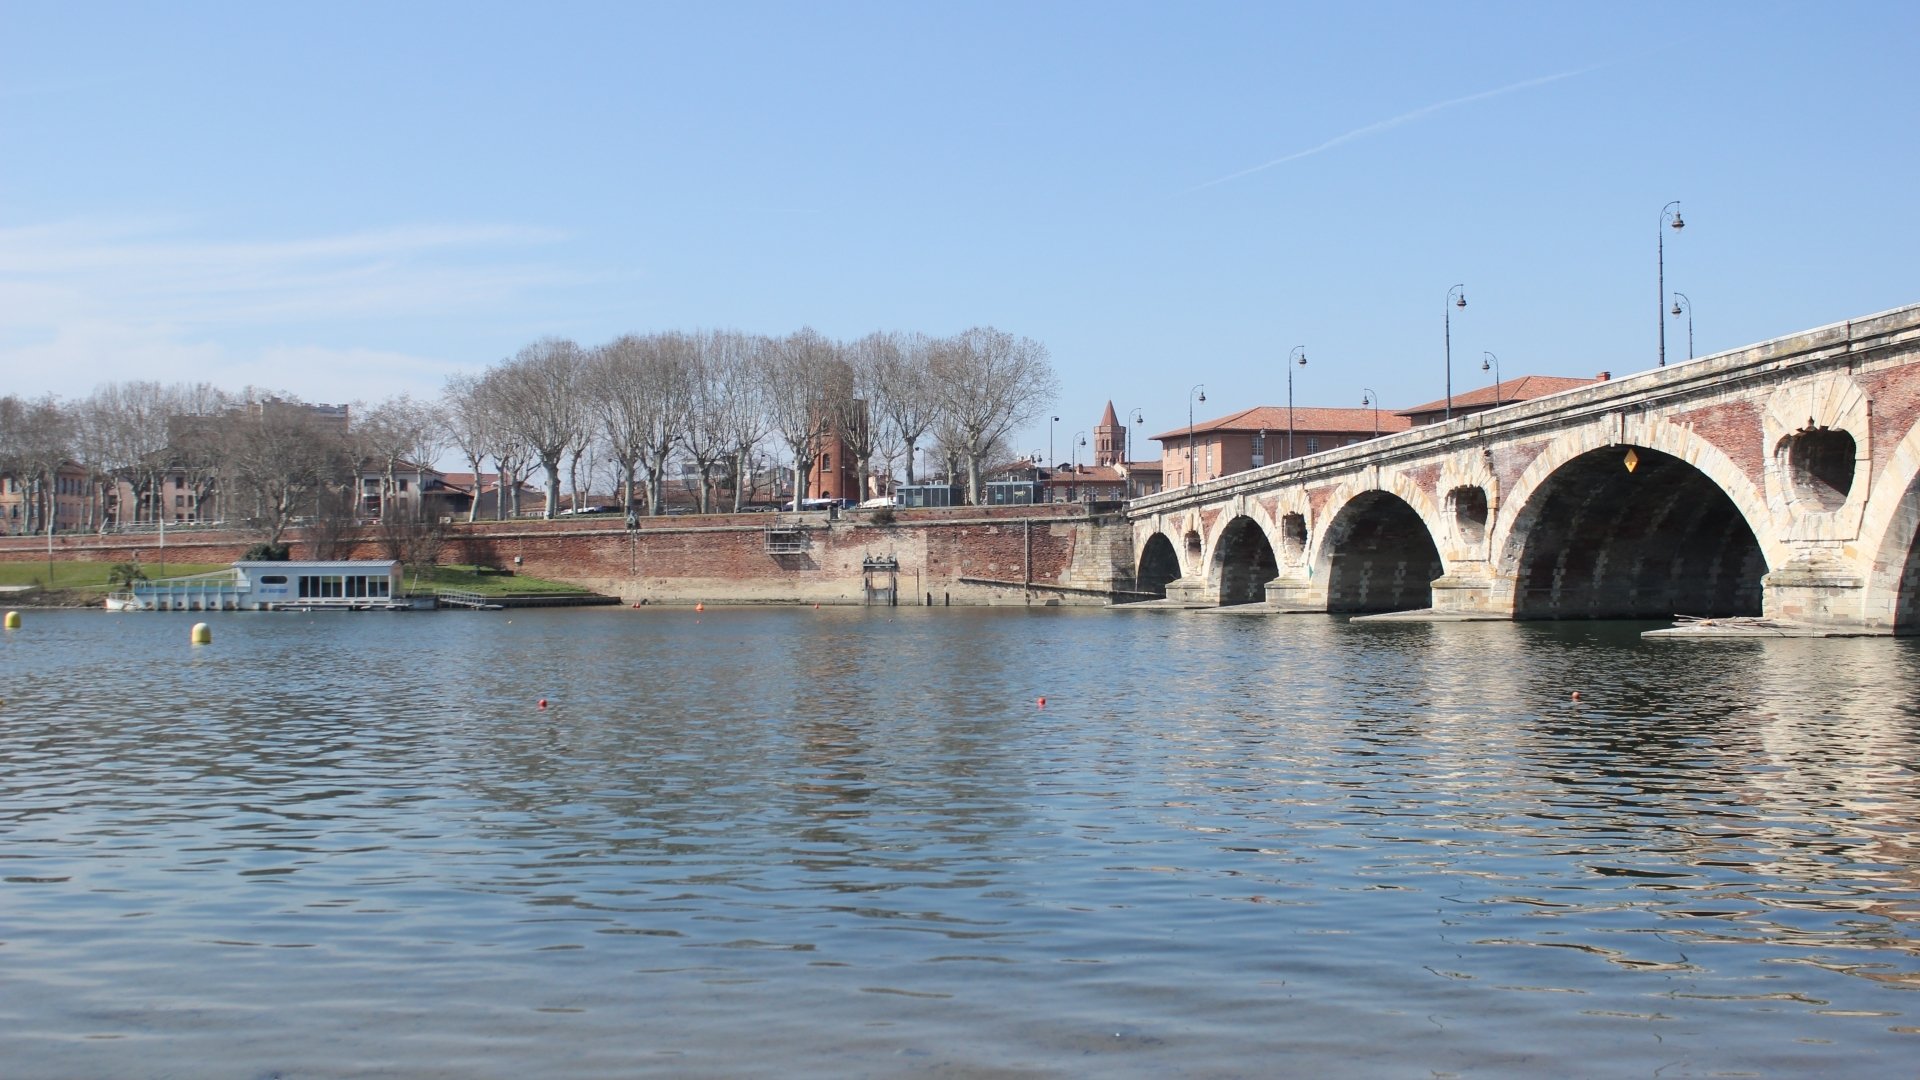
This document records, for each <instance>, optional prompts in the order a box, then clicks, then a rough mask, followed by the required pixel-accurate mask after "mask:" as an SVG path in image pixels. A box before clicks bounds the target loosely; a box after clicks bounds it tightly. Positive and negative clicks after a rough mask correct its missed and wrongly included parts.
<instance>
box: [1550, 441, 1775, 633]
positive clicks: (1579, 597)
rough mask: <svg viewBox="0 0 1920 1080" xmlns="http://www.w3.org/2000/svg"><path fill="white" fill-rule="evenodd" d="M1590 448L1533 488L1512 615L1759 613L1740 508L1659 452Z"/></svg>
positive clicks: (1760, 561)
mask: <svg viewBox="0 0 1920 1080" xmlns="http://www.w3.org/2000/svg"><path fill="white" fill-rule="evenodd" d="M1627 450H1628V448H1627V447H1624V446H1616V447H1608V448H1607V449H1604V450H1595V451H1593V452H1592V453H1589V454H1585V455H1582V456H1580V457H1577V458H1575V459H1573V460H1572V461H1570V462H1568V463H1567V464H1566V465H1564V466H1562V467H1561V468H1560V471H1559V472H1557V473H1555V474H1554V475H1553V477H1552V478H1551V479H1550V480H1549V481H1548V482H1547V484H1546V486H1545V487H1543V489H1542V490H1541V492H1540V493H1539V494H1538V495H1536V496H1535V497H1534V499H1533V505H1532V506H1531V507H1529V508H1528V510H1527V511H1526V517H1525V518H1524V519H1523V520H1522V522H1521V523H1520V528H1521V529H1522V531H1523V534H1524V536H1525V538H1526V539H1525V546H1524V547H1523V548H1522V551H1521V556H1520V566H1519V581H1518V586H1519V588H1518V594H1517V596H1516V597H1515V602H1514V617H1515V618H1519V619H1666V618H1671V617H1672V616H1675V615H1701V616H1720V617H1725V616H1731V615H1759V614H1760V578H1761V577H1762V576H1763V575H1764V574H1765V573H1766V572H1767V565H1766V560H1765V559H1764V558H1763V557H1762V556H1761V554H1760V545H1759V542H1758V541H1756V540H1755V539H1754V536H1753V530H1752V529H1751V528H1749V527H1748V525H1747V522H1746V519H1745V518H1743V517H1742V516H1741V515H1740V511H1739V510H1738V509H1737V508H1736V507H1735V506H1734V505H1733V500H1732V499H1729V498H1727V495H1726V493H1725V492H1724V491H1722V490H1720V487H1719V486H1718V485H1717V484H1715V483H1714V482H1713V481H1712V480H1710V479H1708V478H1707V476H1706V474H1704V473H1702V472H1701V471H1700V470H1698V469H1696V468H1694V467H1693V466H1692V465H1689V464H1687V463H1686V462H1684V461H1682V460H1680V459H1679V458H1676V457H1673V456H1671V455H1668V454H1663V453H1660V452H1659V451H1657V450H1649V449H1646V448H1645V447H1634V448H1633V452H1634V455H1635V456H1636V458H1637V459H1638V462H1637V464H1636V466H1635V467H1634V468H1633V469H1632V470H1629V469H1628V468H1627V467H1626V464H1625V460H1626V456H1627Z"/></svg>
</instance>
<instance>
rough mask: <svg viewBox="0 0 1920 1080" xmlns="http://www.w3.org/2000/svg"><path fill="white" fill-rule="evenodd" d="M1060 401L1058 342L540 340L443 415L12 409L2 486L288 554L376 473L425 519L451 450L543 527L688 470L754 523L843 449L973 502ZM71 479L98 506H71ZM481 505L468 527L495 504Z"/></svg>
mask: <svg viewBox="0 0 1920 1080" xmlns="http://www.w3.org/2000/svg"><path fill="white" fill-rule="evenodd" d="M1057 385H1058V384H1057V380H1056V379H1055V377H1054V374H1053V369H1052V366H1051V364H1050V363H1049V361H1048V358H1047V352H1046V349H1045V347H1044V346H1042V345H1040V344H1039V343H1037V342H1034V341H1031V340H1029V339H1026V338H1018V337H1015V336H1013V335H1011V334H1007V333H1004V332H1002V331H998V330H994V329H991V328H977V329H973V330H968V331H966V332H964V333H961V334H957V335H955V336H953V337H946V338H939V337H930V336H928V335H925V334H903V333H875V334H869V335H867V336H866V337H863V338H860V339H858V340H856V341H835V340H833V339H831V338H828V337H826V336H824V335H822V334H819V333H817V332H815V331H813V330H811V329H803V330H800V331H798V332H796V333H793V334H789V335H787V336H785V337H767V336H761V335H754V334H745V333H740V332H738V331H731V330H718V331H695V332H679V331H672V332H665V333H656V334H647V335H626V336H623V337H619V338H616V339H614V340H613V341H610V342H607V343H605V344H603V345H599V346H596V347H591V348H582V347H581V346H579V345H577V344H575V343H574V342H571V341H567V340H564V339H560V338H543V339H541V340H539V341H536V342H534V343H532V344H530V345H528V346H527V347H525V348H523V349H521V350H520V351H519V352H518V353H517V354H515V355H514V356H512V357H510V358H508V359H506V360H503V361H501V362H499V363H497V364H495V365H493V366H491V367H489V368H487V369H486V370H485V371H483V372H481V373H479V374H476V375H463V376H457V377H455V378H452V379H450V380H448V383H447V385H446V388H445V390H444V392H443V394H442V395H441V397H440V398H439V400H437V401H420V400H416V399H414V398H412V397H410V396H408V395H401V396H399V397H395V398H391V399H388V400H386V401H382V402H379V403H376V404H374V405H373V406H371V407H366V408H362V407H355V409H354V410H353V416H352V424H351V427H349V425H348V423H347V417H346V415H345V414H344V413H343V412H341V411H340V410H339V409H336V408H332V407H308V406H306V405H304V404H302V403H300V402H299V401H297V400H295V399H292V398H291V397H290V396H287V395H278V396H275V395H265V394H262V393H260V392H258V391H255V390H252V389H248V390H246V391H243V392H241V393H239V394H229V393H226V392H224V391H222V390H220V389H218V388H216V387H213V386H211V385H209V384H205V383H177V384H164V383H158V382H145V381H134V382H120V383H110V384H107V385H104V386H101V387H99V388H98V389H96V390H95V391H94V392H93V393H92V394H91V395H89V396H87V397H85V398H81V399H77V400H73V401H61V400H58V399H56V398H53V397H47V398H41V399H36V400H26V399H21V398H17V397H13V396H7V397H0V478H3V479H4V481H5V482H7V483H11V484H13V485H15V487H16V489H17V490H18V491H19V492H20V493H21V494H22V495H23V496H24V497H23V498H21V499H19V500H14V502H15V504H16V505H20V506H23V507H24V508H25V519H24V520H22V521H21V522H19V523H18V524H15V525H13V526H12V527H11V528H10V529H9V530H8V531H17V532H40V531H45V530H47V529H49V528H51V527H52V525H53V522H54V520H55V516H56V515H55V513H54V506H55V500H56V499H57V498H59V497H61V496H65V497H67V498H69V499H72V500H76V501H77V500H81V499H84V500H85V503H84V505H85V510H84V513H83V514H82V515H81V518H82V521H81V522H80V525H81V527H88V526H94V525H104V524H106V523H107V522H108V521H109V520H113V519H117V520H118V521H120V522H122V523H134V522H142V521H168V520H173V519H175V518H176V517H179V516H186V517H190V518H192V519H193V520H197V521H207V520H228V521H236V522H239V521H244V522H247V523H250V524H252V525H253V526H254V527H256V529H257V530H258V531H259V532H260V533H261V534H262V535H263V536H264V537H265V538H266V539H267V540H268V541H270V542H277V541H278V540H279V539H280V537H281V535H282V534H283V533H284V532H285V531H286V529H287V528H288V527H289V526H290V525H291V524H293V523H294V522H295V521H296V520H298V519H301V518H309V517H311V518H314V519H328V520H340V519H347V518H351V517H352V516H353V515H354V514H355V513H356V511H357V508H358V507H359V506H360V505H361V498H362V495H363V494H364V493H363V491H362V490H361V488H362V478H363V476H375V477H377V478H378V482H377V490H378V491H379V493H380V499H379V505H380V516H381V520H382V523H383V524H384V523H390V522H392V521H393V519H394V518H395V517H396V516H397V515H399V514H401V513H402V512H403V511H414V512H417V511H418V509H419V508H420V505H421V496H422V495H424V493H425V488H426V487H427V471H428V470H429V469H430V468H432V466H433V465H434V463H435V462H437V461H438V460H440V458H441V457H443V456H444V455H446V454H448V453H450V452H453V451H456V450H457V451H458V453H459V454H460V455H461V456H462V457H463V458H464V459H465V460H466V462H467V464H468V466H469V468H470V469H471V471H472V472H473V474H474V476H475V477H476V481H477V480H478V478H479V477H480V476H482V475H484V474H486V473H488V472H491V473H493V474H494V475H495V476H497V477H498V481H499V482H498V484H497V486H495V487H494V489H493V493H492V502H493V505H492V507H491V509H492V512H493V514H494V515H496V516H500V517H506V516H515V515H518V514H519V513H520V512H521V510H522V507H521V506H520V505H519V493H520V491H521V490H522V488H523V486H524V485H525V484H526V483H528V482H529V481H531V480H532V479H533V478H534V477H535V476H540V477H542V478H543V480H544V482H545V485H546V500H545V506H544V509H545V513H546V514H547V515H548V516H552V515H553V514H554V513H555V512H556V511H557V509H558V508H559V507H560V506H561V505H563V503H562V500H561V498H560V489H561V486H562V484H563V482H564V483H566V484H567V485H569V486H570V487H571V488H572V491H573V494H574V504H575V505H580V504H581V500H582V499H583V498H584V496H585V494H586V493H587V492H590V491H592V490H594V489H595V488H596V486H597V484H598V483H599V482H604V481H611V482H612V483H613V484H614V485H615V486H617V488H618V489H619V492H620V494H621V496H622V500H621V501H622V503H623V504H624V505H626V506H630V507H639V506H642V505H644V506H645V507H646V509H647V511H648V512H650V513H655V514H657V513H660V512H662V510H663V509H664V507H665V504H666V501H667V499H666V486H667V484H668V483H669V482H670V479H671V478H672V477H673V476H674V473H675V472H676V471H677V470H678V469H679V468H680V467H681V466H683V465H684V466H686V467H687V468H686V469H685V473H686V475H690V476H692V477H695V478H697V481H698V482H697V484H696V485H695V488H694V495H695V497H696V498H697V499H698V504H699V508H700V510H702V511H703V512H705V511H712V510H718V509H733V510H739V509H741V508H742V507H743V506H744V504H745V503H746V502H747V501H749V500H750V499H751V498H752V497H753V495H754V494H755V483H756V481H757V480H759V479H762V478H763V477H764V475H765V473H766V470H765V469H764V468H756V463H758V462H763V461H764V460H765V458H766V456H767V455H768V454H772V455H774V456H775V457H776V458H777V459H778V460H780V461H781V462H782V463H789V462H790V463H791V464H792V465H793V466H794V477H795V482H794V487H793V492H792V494H793V498H794V500H795V505H798V504H799V502H800V500H803V499H805V498H807V496H808V494H809V493H808V491H807V488H806V485H807V473H808V466H809V465H810V463H812V462H813V461H814V460H815V459H816V457H817V455H818V454H819V453H820V452H821V449H822V447H823V445H824V444H825V443H826V442H827V440H828V439H829V438H834V439H837V440H838V441H839V443H840V444H841V446H842V447H843V448H844V450H845V452H846V453H847V455H848V457H849V458H850V459H852V460H853V461H854V462H856V463H857V468H858V471H859V473H860V475H861V476H862V477H863V478H864V477H866V476H869V475H872V476H875V477H880V478H887V479H890V478H892V477H894V476H895V475H897V474H898V473H899V472H900V471H902V469H903V468H904V472H905V475H906V479H907V481H908V482H909V483H912V482H914V480H915V479H916V476H915V465H916V462H915V455H916V451H917V450H919V449H921V448H922V447H925V448H927V450H928V451H929V456H930V458H931V459H937V460H939V461H941V462H942V463H943V465H944V471H945V473H946V475H947V476H949V477H953V476H956V475H958V474H960V473H961V472H962V471H963V470H964V475H965V478H966V487H967V493H968V498H969V499H971V500H974V501H978V499H979V494H980V485H981V479H982V476H983V474H984V473H985V471H986V470H987V469H989V468H990V467H991V466H992V465H994V464H996V463H998V462H1000V461H1003V460H1005V459H1006V458H1007V457H1009V456H1010V455H1008V454H1007V453H1006V439H1007V436H1008V433H1009V432H1011V431H1012V430H1013V429H1014V428H1016V427H1018V426H1019V425H1021V424H1024V423H1026V422H1027V421H1029V420H1031V419H1033V418H1034V417H1035V416H1037V415H1039V413H1040V412H1041V411H1042V410H1044V409H1045V408H1046V407H1047V406H1048V405H1050V404H1051V403H1052V400H1053V397H1054V395H1055V393H1056V392H1057ZM489 465H491V469H489V468H488V466H489ZM76 467H78V468H79V469H81V470H82V471H83V473H84V477H85V479H84V481H80V482H79V485H80V486H81V487H83V488H84V490H62V489H61V485H62V484H63V483H64V484H72V483H73V481H71V480H63V479H62V478H63V477H70V476H71V475H72V473H73V471H74V469H75V468H76ZM409 477H411V478H412V480H413V487H412V491H413V492H414V498H413V499H412V500H410V501H409V500H406V499H403V498H402V497H401V489H402V487H403V485H404V483H405V481H406V479H407V478H409ZM366 482H367V483H368V484H369V485H373V484H374V481H373V480H371V479H369V480H367V481H366ZM883 482H884V481H883ZM475 488H476V490H475V491H474V499H473V501H472V503H471V508H470V510H469V518H470V519H471V518H472V517H473V516H475V515H477V514H478V513H480V512H481V509H482V507H481V504H482V495H483V492H482V491H481V490H480V489H481V485H480V484H479V483H477V482H476V484H475ZM842 494H846V495H852V494H854V493H853V492H845V493H842ZM723 498H724V499H725V500H727V501H728V502H729V503H730V504H731V505H730V506H726V507H723V506H721V505H718V502H719V500H721V499H723Z"/></svg>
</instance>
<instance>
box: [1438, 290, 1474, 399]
mask: <svg viewBox="0 0 1920 1080" xmlns="http://www.w3.org/2000/svg"><path fill="white" fill-rule="evenodd" d="M1455 293H1459V294H1460V295H1459V296H1458V297H1455V296H1454V294H1455ZM1466 306H1467V287H1466V286H1465V285H1455V286H1454V287H1453V288H1451V289H1448V290H1447V302H1446V305H1445V306H1444V307H1442V308H1441V309H1440V310H1441V313H1442V315H1443V319H1442V322H1441V328H1442V330H1443V331H1444V332H1445V335H1446V336H1445V339H1444V341H1445V344H1446V348H1447V415H1446V419H1448V420H1451V419H1453V309H1454V308H1457V307H1466Z"/></svg>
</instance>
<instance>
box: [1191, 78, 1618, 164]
mask: <svg viewBox="0 0 1920 1080" xmlns="http://www.w3.org/2000/svg"><path fill="white" fill-rule="evenodd" d="M1598 66H1599V65H1595V67H1598ZM1592 70H1594V68H1593V67H1584V68H1576V69H1574V70H1573V71H1562V72H1560V73H1559V74H1557V75H1542V76H1540V77H1539V78H1537V79H1528V80H1526V81H1524V82H1517V83H1512V84H1510V85H1507V86H1502V87H1498V88H1496V89H1493V90H1482V91H1480V92H1479V93H1477V94H1468V95H1467V96H1466V97H1457V98H1453V99H1451V100H1449V101H1438V102H1435V103H1434V104H1432V105H1422V106H1421V107H1419V108H1417V109H1415V110H1413V111H1412V112H1404V113H1401V114H1400V115H1399V116H1395V117H1390V118H1388V119H1386V120H1379V121H1375V122H1374V123H1371V124H1368V125H1367V126H1365V127H1357V128H1354V129H1353V130H1352V131H1349V132H1345V133H1343V134H1340V135H1335V136H1334V137H1333V138H1331V139H1328V140H1327V141H1326V142H1323V143H1321V144H1320V145H1318V146H1309V147H1308V148H1306V149H1305V150H1296V151H1294V152H1293V153H1291V154H1288V155H1287V156H1286V157H1277V158H1274V159H1273V160H1272V161H1268V162H1263V163H1262V164H1259V165H1255V166H1253V167H1252V168H1250V169H1241V170H1240V171H1239V172H1235V173H1228V174H1227V175H1225V176H1222V177H1220V178H1219V179H1217V180H1209V181H1207V182H1206V183H1204V184H1195V185H1194V186H1192V187H1190V188H1188V189H1186V191H1183V192H1181V194H1183V195H1190V194H1192V193H1193V192H1196V191H1203V190H1205V189H1207V188H1210V187H1216V186H1218V185H1220V184H1224V183H1226V182H1228V181H1230V180H1238V179H1240V178H1241V177H1243V176H1252V175H1253V174H1254V173H1257V172H1264V171H1266V170H1267V169H1271V168H1273V167H1274V166H1276V165H1285V164H1286V163H1287V162H1289V161H1299V160H1300V159H1301V158H1305V157H1312V156H1313V155H1315V154H1318V153H1320V152H1321V151H1324V150H1331V149H1333V148H1334V147H1336V146H1339V145H1341V144H1343V143H1350V142H1353V141H1354V140H1356V139H1364V138H1366V137H1367V136H1369V135H1378V134H1379V133H1380V132H1383V131H1387V130H1389V129H1392V128H1397V127H1399V126H1400V125H1401V124H1407V123H1412V122H1413V121H1415V120H1419V119H1421V118H1423V117H1427V116H1431V115H1433V114H1434V113H1437V112H1440V111H1441V110H1443V109H1451V108H1453V107H1454V106H1455V105H1466V104H1468V103H1470V102H1475V101H1485V100H1486V99H1488V98H1495V97H1499V96H1500V95H1502V94H1511V93H1513V92H1514V91H1516V90H1528V89H1531V88H1533V87H1536V86H1545V85H1546V84H1548V83H1551V82H1559V81H1560V80H1561V79H1570V78H1572V77H1574V76H1575V75H1585V74H1586V73H1587V72H1589V71H1592Z"/></svg>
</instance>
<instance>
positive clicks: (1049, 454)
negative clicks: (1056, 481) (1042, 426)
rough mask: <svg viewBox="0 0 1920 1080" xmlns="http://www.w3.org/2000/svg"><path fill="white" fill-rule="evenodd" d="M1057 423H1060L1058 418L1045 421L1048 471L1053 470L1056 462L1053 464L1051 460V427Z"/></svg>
mask: <svg viewBox="0 0 1920 1080" xmlns="http://www.w3.org/2000/svg"><path fill="white" fill-rule="evenodd" d="M1059 422H1060V418H1059V417H1057V416H1056V417H1054V418H1053V419H1051V420H1049V421H1047V468H1049V469H1051V468H1053V467H1054V465H1055V464H1057V462H1055V461H1054V459H1053V425H1055V424H1057V423H1059Z"/></svg>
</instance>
